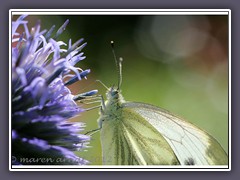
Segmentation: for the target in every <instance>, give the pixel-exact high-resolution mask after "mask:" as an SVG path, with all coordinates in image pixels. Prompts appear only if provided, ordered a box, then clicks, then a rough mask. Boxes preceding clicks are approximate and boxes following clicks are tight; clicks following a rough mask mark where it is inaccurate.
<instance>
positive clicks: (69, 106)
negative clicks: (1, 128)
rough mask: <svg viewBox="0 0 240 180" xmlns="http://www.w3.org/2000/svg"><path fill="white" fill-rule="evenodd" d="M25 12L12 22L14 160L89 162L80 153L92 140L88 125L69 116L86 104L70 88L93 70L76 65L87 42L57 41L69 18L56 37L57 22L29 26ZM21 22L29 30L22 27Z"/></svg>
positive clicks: (26, 161) (44, 162) (61, 162)
mask: <svg viewBox="0 0 240 180" xmlns="http://www.w3.org/2000/svg"><path fill="white" fill-rule="evenodd" d="M25 17H26V16H25V15H22V16H20V17H19V18H18V19H17V20H16V21H14V22H12V123H11V125H12V156H13V160H12V163H13V164H28V165H34V164H51V165H53V164H86V163H87V161H86V160H84V159H82V158H79V157H78V156H76V155H75V154H74V151H79V150H82V149H83V148H85V147H86V143H87V142H88V141H89V136H86V135H82V134H79V132H80V131H82V130H83V128H84V124H83V123H80V122H79V123H76V122H70V121H68V119H69V118H72V117H74V116H76V115H78V114H79V113H81V112H83V111H84V109H82V108H81V107H79V106H78V105H77V104H76V102H75V99H74V97H75V96H74V95H73V94H72V93H71V91H70V90H69V88H68V87H67V86H68V85H70V84H73V83H75V82H76V81H78V80H81V79H83V78H86V76H87V75H88V74H89V73H90V70H89V69H87V70H82V69H80V68H78V67H75V65H76V63H78V62H79V61H81V60H83V59H85V56H83V53H82V52H81V50H82V49H83V48H84V47H85V45H86V43H83V44H82V42H83V39H80V40H78V41H77V42H76V43H74V44H72V42H71V40H69V42H68V45H67V44H65V43H64V42H62V41H58V40H57V39H58V38H59V35H60V34H61V33H62V32H63V30H64V29H65V27H66V25H67V24H68V20H67V21H66V22H65V23H64V24H63V25H62V27H60V28H59V30H58V31H57V32H56V34H55V35H54V36H53V35H52V34H53V31H54V28H55V26H53V27H52V28H51V29H50V30H49V31H46V30H43V31H41V30H40V29H41V28H40V22H37V23H36V25H35V27H33V28H32V29H31V30H30V31H29V30H28V26H27V23H28V22H27V21H26V20H25ZM20 26H23V27H24V33H21V34H19V33H18V32H17V30H18V28H19V27H20ZM95 93H97V91H96V90H93V91H90V92H87V93H85V95H86V96H91V95H93V94H95Z"/></svg>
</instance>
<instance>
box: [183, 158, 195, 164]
mask: <svg viewBox="0 0 240 180" xmlns="http://www.w3.org/2000/svg"><path fill="white" fill-rule="evenodd" d="M184 164H185V165H195V161H194V159H193V158H188V159H187V160H185V161H184Z"/></svg>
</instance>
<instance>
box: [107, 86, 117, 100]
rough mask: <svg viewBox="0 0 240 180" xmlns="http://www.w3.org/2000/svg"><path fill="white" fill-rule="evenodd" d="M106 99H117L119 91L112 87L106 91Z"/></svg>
mask: <svg viewBox="0 0 240 180" xmlns="http://www.w3.org/2000/svg"><path fill="white" fill-rule="evenodd" d="M106 95H107V99H119V96H120V89H118V88H116V87H114V86H112V87H111V88H109V89H108V90H107V93H106Z"/></svg>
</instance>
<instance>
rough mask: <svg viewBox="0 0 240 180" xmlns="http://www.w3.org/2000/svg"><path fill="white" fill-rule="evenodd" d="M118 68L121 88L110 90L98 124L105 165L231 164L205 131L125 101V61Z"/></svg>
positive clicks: (159, 112) (160, 110)
mask: <svg viewBox="0 0 240 180" xmlns="http://www.w3.org/2000/svg"><path fill="white" fill-rule="evenodd" d="M114 56H115V53H114ZM115 60H116V57H115ZM117 64H118V69H119V83H118V86H117V87H116V88H115V87H112V88H110V89H108V90H107V94H106V95H107V101H106V102H104V101H102V108H101V111H100V118H99V120H98V122H99V126H100V128H99V129H100V133H101V145H102V156H103V164H105V165H227V164H228V156H227V154H226V152H225V151H224V150H223V148H222V147H221V145H220V144H219V143H218V142H217V141H216V140H215V139H214V138H213V137H212V136H210V135H209V134H208V133H206V132H205V131H203V130H200V129H199V128H197V127H196V126H194V125H193V124H191V123H189V122H186V121H184V120H182V119H181V118H179V117H177V116H175V115H173V114H171V113H170V112H168V111H165V110H163V109H161V108H158V107H155V106H153V105H149V104H144V103H136V102H126V101H124V99H123V97H122V95H121V91H120V88H119V87H120V85H121V78H122V75H121V69H122V68H121V60H120V61H119V62H118V63H117Z"/></svg>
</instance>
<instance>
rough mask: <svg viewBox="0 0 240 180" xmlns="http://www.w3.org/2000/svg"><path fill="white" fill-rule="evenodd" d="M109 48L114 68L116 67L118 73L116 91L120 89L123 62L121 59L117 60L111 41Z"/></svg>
mask: <svg viewBox="0 0 240 180" xmlns="http://www.w3.org/2000/svg"><path fill="white" fill-rule="evenodd" d="M111 47H112V53H113V57H114V60H115V63H116V67H117V72H118V89H120V86H121V84H122V61H123V58H119V61H118V60H117V57H116V53H115V50H114V42H113V41H111Z"/></svg>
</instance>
